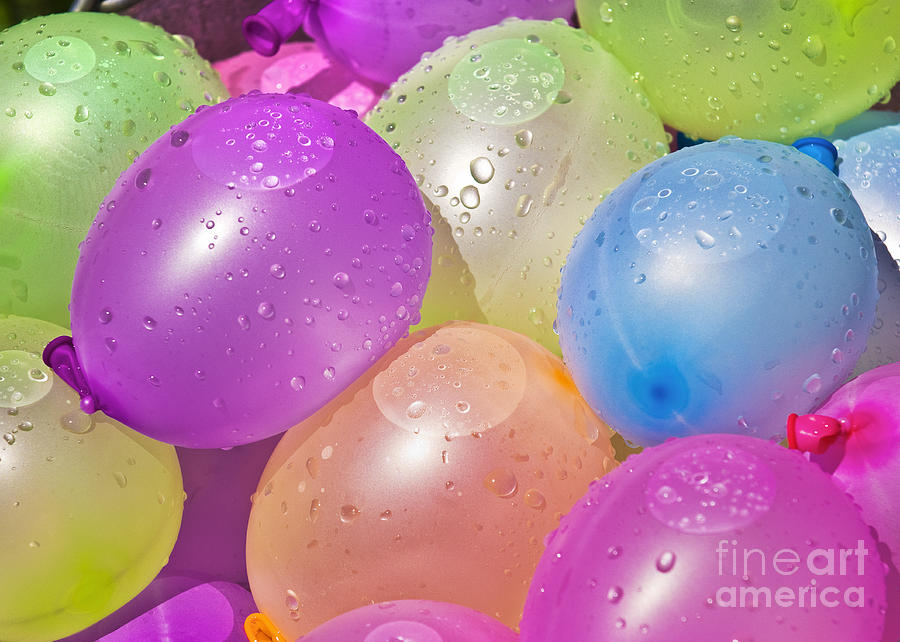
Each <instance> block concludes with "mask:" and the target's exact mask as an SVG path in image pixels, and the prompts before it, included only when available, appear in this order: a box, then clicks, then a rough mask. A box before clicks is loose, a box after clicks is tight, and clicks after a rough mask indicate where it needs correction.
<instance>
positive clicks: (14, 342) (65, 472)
mask: <svg viewBox="0 0 900 642" xmlns="http://www.w3.org/2000/svg"><path fill="white" fill-rule="evenodd" d="M62 332H63V329H62V328H60V327H58V326H55V325H53V324H50V323H47V322H43V321H37V320H33V319H26V318H23V317H13V316H5V315H3V316H0V381H2V388H0V435H2V441H0V479H2V480H3V483H2V484H0V507H2V514H3V520H2V521H3V527H2V528H0V567H2V568H3V577H2V581H0V639H2V640H4V641H8V642H28V641H38V640H50V639H53V640H56V639H58V638H60V637H63V636H65V635H68V634H70V633H75V632H76V631H79V630H81V629H83V628H85V627H86V626H88V625H90V624H92V623H94V622H96V621H98V620H100V619H101V618H103V617H104V616H106V615H108V614H109V613H111V612H112V611H114V610H115V609H117V608H118V607H120V606H121V605H123V604H124V603H125V602H127V601H128V600H130V599H131V598H132V597H134V596H135V595H137V594H138V593H139V592H140V591H141V589H143V588H144V587H145V586H146V585H147V584H149V583H150V581H151V580H152V579H153V577H154V576H155V575H156V574H157V573H158V572H159V570H160V569H161V568H162V567H163V565H164V564H165V563H166V559H167V558H168V555H169V552H170V551H171V550H172V546H173V544H174V543H175V536H176V534H177V533H178V527H179V523H180V521H181V510H182V501H183V499H182V493H183V491H182V486H181V472H180V470H179V467H178V460H177V458H176V456H175V449H174V448H172V447H171V446H169V445H166V444H162V443H159V442H156V441H153V440H152V439H149V438H147V437H144V436H143V435H141V434H139V433H136V432H134V431H133V430H131V429H129V428H126V427H125V426H123V425H122V424H120V423H118V422H117V421H114V420H112V419H110V418H109V417H106V416H104V415H102V414H96V415H90V416H89V415H85V414H84V413H82V412H81V410H80V409H79V400H78V395H77V394H75V392H73V391H72V390H71V389H69V387H68V386H66V384H65V383H64V382H63V381H61V380H60V379H59V378H57V377H56V375H54V374H53V372H52V371H51V370H50V369H49V368H47V367H46V366H45V365H44V364H43V363H42V362H41V357H40V354H41V350H42V349H43V347H44V345H45V344H46V343H47V342H48V341H50V340H51V339H52V338H53V337H55V336H57V335H59V334H60V333H62Z"/></svg>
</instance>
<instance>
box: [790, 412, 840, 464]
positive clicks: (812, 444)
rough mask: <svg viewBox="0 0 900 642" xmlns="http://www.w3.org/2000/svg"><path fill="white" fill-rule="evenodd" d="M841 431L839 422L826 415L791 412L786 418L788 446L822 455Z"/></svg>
mask: <svg viewBox="0 0 900 642" xmlns="http://www.w3.org/2000/svg"><path fill="white" fill-rule="evenodd" d="M842 433H843V430H842V428H841V422H840V420H838V419H835V418H834V417H829V416H828V415H797V414H791V415H790V416H789V417H788V420H787V438H788V447H789V448H792V449H794V450H800V451H803V452H808V453H813V454H814V455H822V454H824V453H825V451H826V450H828V449H829V448H830V447H831V445H832V444H834V442H835V441H837V440H838V438H839V437H840V436H841V434H842Z"/></svg>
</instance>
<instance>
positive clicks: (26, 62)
mask: <svg viewBox="0 0 900 642" xmlns="http://www.w3.org/2000/svg"><path fill="white" fill-rule="evenodd" d="M0 87H2V93H0V312H2V313H8V314H21V315H25V316H29V317H34V318H40V319H45V320H47V321H52V322H54V323H58V324H60V325H68V323H69V313H68V309H67V306H68V303H69V294H70V291H71V288H72V276H73V273H74V270H75V262H76V260H77V258H78V244H79V243H80V242H81V241H82V239H83V238H84V236H85V234H86V233H87V229H88V227H89V226H90V223H91V221H92V220H93V219H94V216H95V215H96V214H97V209H98V207H99V206H100V202H101V201H102V200H103V197H104V196H106V194H107V193H108V192H109V190H110V188H112V186H113V184H114V182H115V181H116V179H117V178H118V177H119V174H120V173H121V172H122V171H123V170H124V169H125V168H126V167H128V165H130V164H131V161H132V160H133V159H134V158H135V157H136V156H137V155H138V153H140V152H142V151H143V150H144V149H145V148H146V147H147V146H148V145H149V144H150V143H151V142H153V141H154V140H156V139H157V138H159V136H161V135H162V134H164V133H165V132H166V130H167V129H168V128H169V127H170V126H171V125H173V124H175V123H178V122H180V121H182V120H183V119H184V118H186V117H187V116H188V115H189V114H190V113H191V112H193V111H194V109H196V108H197V107H198V106H200V105H203V104H209V103H215V102H218V101H220V100H222V99H223V98H225V97H226V96H227V92H226V90H225V88H224V86H223V85H222V83H221V81H220V80H219V77H218V74H216V72H215V71H213V70H212V69H211V67H210V65H209V63H208V62H207V61H205V60H203V59H202V58H200V57H199V56H198V55H197V52H196V50H195V49H194V46H193V43H192V42H191V40H190V39H189V38H187V37H183V36H172V35H170V34H168V33H166V32H165V31H163V30H162V29H161V28H159V27H157V26H154V25H151V24H148V23H144V22H139V21H137V20H133V19H131V18H127V17H124V16H119V15H114V14H101V13H63V14H54V15H50V16H45V17H42V18H35V19H33V20H28V21H26V22H22V23H20V24H18V25H15V26H13V27H10V28H9V29H7V30H5V31H3V32H2V33H0Z"/></svg>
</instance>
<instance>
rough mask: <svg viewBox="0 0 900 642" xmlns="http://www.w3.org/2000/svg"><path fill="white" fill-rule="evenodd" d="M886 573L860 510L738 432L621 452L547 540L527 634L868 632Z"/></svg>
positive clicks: (874, 626) (833, 637) (677, 638)
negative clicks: (611, 468) (624, 454)
mask: <svg viewBox="0 0 900 642" xmlns="http://www.w3.org/2000/svg"><path fill="white" fill-rule="evenodd" d="M885 607H886V603H885V571H884V567H883V565H882V563H881V560H880V559H879V557H878V551H877V545H876V542H875V541H874V540H873V538H872V536H871V534H870V531H869V528H868V526H866V524H865V523H864V522H863V520H862V519H861V517H860V514H859V510H858V509H857V507H856V506H854V505H853V503H852V501H851V499H850V498H849V497H848V496H847V495H846V494H845V493H844V492H842V491H841V490H840V489H839V488H838V487H837V486H836V485H835V484H834V483H833V482H832V481H831V479H830V478H829V476H828V475H826V474H824V473H823V472H822V471H821V470H820V469H819V468H818V467H817V466H814V465H812V464H810V463H809V462H808V461H806V460H805V458H804V457H803V456H802V455H800V454H799V453H797V452H795V451H790V450H787V449H785V448H782V447H781V446H777V445H775V444H773V443H770V442H767V441H764V440H761V439H757V438H752V437H744V436H737V435H720V434H712V435H704V436H694V437H684V438H681V439H675V440H670V441H668V442H666V443H665V444H663V445H661V446H657V447H655V448H650V449H648V450H644V451H643V453H641V454H640V455H635V456H632V457H631V458H629V459H628V460H627V461H626V462H625V463H624V464H623V465H622V466H620V467H619V468H618V469H616V470H614V471H613V472H612V473H610V474H609V475H607V476H606V478H604V479H603V480H600V481H597V482H594V483H593V484H592V486H591V489H590V491H589V492H588V494H587V495H586V496H585V497H584V498H582V499H581V500H580V501H579V502H578V503H577V504H575V506H574V507H573V508H572V510H571V512H570V513H569V514H568V515H567V516H566V517H564V518H563V520H562V522H561V524H560V527H559V528H558V529H557V530H556V531H555V532H554V534H552V535H551V536H550V537H549V538H548V543H547V550H546V551H545V552H544V555H543V557H542V558H541V562H540V564H539V565H538V568H537V572H536V573H535V576H534V580H533V582H532V585H531V589H530V591H529V594H528V601H527V602H526V605H525V615H524V618H523V620H522V625H521V630H522V634H521V640H522V642H547V641H548V640H604V641H631V640H635V641H636V640H642V641H655V642H662V641H665V642H697V641H699V640H704V641H705V640H742V641H744V640H760V641H762V640H765V641H769V640H792V641H795V642H801V641H816V642H825V641H828V642H838V641H841V642H843V641H846V640H854V641H856V642H877V641H879V640H881V635H882V631H883V628H884V617H885Z"/></svg>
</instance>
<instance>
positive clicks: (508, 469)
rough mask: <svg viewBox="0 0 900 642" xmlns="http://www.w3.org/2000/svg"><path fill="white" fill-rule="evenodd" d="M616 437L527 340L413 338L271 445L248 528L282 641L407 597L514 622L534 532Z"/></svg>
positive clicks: (263, 599) (555, 516) (536, 540)
mask: <svg viewBox="0 0 900 642" xmlns="http://www.w3.org/2000/svg"><path fill="white" fill-rule="evenodd" d="M610 435H611V433H610V431H609V429H608V427H607V426H606V425H605V424H604V423H602V422H601V421H600V420H599V419H598V418H597V417H596V415H594V414H593V412H592V411H591V410H590V409H589V408H588V406H587V405H586V403H585V402H584V400H583V399H582V398H581V396H580V395H579V394H578V391H577V390H576V389H575V386H574V384H573V382H572V379H571V378H570V377H569V375H568V373H567V371H566V370H565V369H564V367H563V365H562V362H561V361H560V359H559V358H558V357H556V356H554V355H553V354H551V353H550V352H548V351H547V350H545V349H544V348H542V347H541V346H539V345H538V344H536V343H535V342H533V341H531V340H530V339H528V338H527V337H524V336H522V335H520V334H517V333H514V332H511V331H509V330H505V329H502V328H496V327H491V326H485V325H479V324H474V323H468V322H455V323H450V324H447V325H443V326H439V327H436V328H429V329H427V330H423V331H421V332H418V333H416V334H414V335H413V336H412V337H410V338H409V339H406V340H403V341H401V342H400V343H399V344H398V345H397V346H396V347H395V348H394V349H393V350H392V351H391V352H389V353H388V354H387V355H386V356H385V357H383V358H382V359H381V360H380V361H379V362H378V363H377V364H376V365H375V366H373V367H372V369H371V370H370V371H369V372H368V373H367V374H366V375H364V376H363V377H362V378H361V379H360V380H358V381H357V382H356V383H355V384H354V385H353V386H351V388H349V389H348V390H346V391H345V392H344V393H342V394H341V395H340V396H339V397H337V398H336V399H335V400H334V401H332V402H331V403H330V404H329V405H328V406H326V407H325V408H323V409H322V410H320V411H319V412H318V413H316V414H315V415H313V416H312V417H311V418H310V419H308V420H306V421H305V422H303V423H302V424H300V425H298V426H296V427H294V428H292V429H291V430H290V431H288V433H287V434H286V435H285V437H284V438H283V439H282V441H281V443H280V444H279V445H278V447H277V448H276V449H275V452H274V453H273V455H272V458H271V460H270V461H269V464H268V466H267V467H266V470H265V472H264V473H263V475H262V478H261V480H260V484H259V488H258V492H257V493H256V495H255V496H254V504H253V510H252V513H251V516H250V526H249V529H248V534H247V568H248V574H249V577H250V586H251V589H252V591H253V596H254V598H255V600H256V603H257V605H259V607H260V609H261V610H262V611H263V612H265V614H266V615H268V616H269V617H270V618H271V619H272V620H273V621H274V622H275V624H276V625H277V626H278V628H280V629H281V630H282V631H283V632H284V633H285V634H287V637H288V638H289V639H294V638H296V636H298V635H301V634H303V633H306V632H308V631H309V630H311V629H312V628H314V627H316V626H318V625H319V624H321V623H323V622H325V621H326V620H328V619H330V618H332V617H335V616H337V615H339V614H340V613H343V612H345V611H349V610H352V609H354V608H357V607H359V606H363V605H365V604H369V603H373V602H385V601H390V600H399V599H407V598H409V599H427V600H437V601H445V602H452V603H455V604H461V605H464V606H468V607H470V608H474V609H476V610H479V611H481V612H483V613H486V614H488V615H490V616H492V617H495V618H497V619H499V620H501V621H502V622H504V623H505V624H506V625H508V626H516V625H517V623H518V621H519V617H520V615H521V610H522V607H523V605H524V602H525V595H526V593H527V590H528V586H529V584H530V581H531V576H532V574H533V572H534V569H535V566H536V564H537V562H538V559H539V558H540V555H541V552H542V551H543V549H544V546H543V540H544V537H545V536H546V535H547V534H548V533H549V532H550V531H551V530H552V529H554V528H555V527H556V526H557V525H558V521H559V518H560V516H561V514H562V513H564V512H565V511H568V510H569V508H570V507H571V506H572V504H573V503H574V502H576V501H577V500H578V498H579V497H581V496H582V495H583V494H584V492H586V490H587V488H588V485H589V483H590V482H591V481H592V480H594V479H596V478H598V477H600V476H601V475H603V474H604V473H606V472H608V471H609V470H611V469H612V468H614V467H615V466H616V462H615V460H614V451H613V448H612V445H611V444H610Z"/></svg>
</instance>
